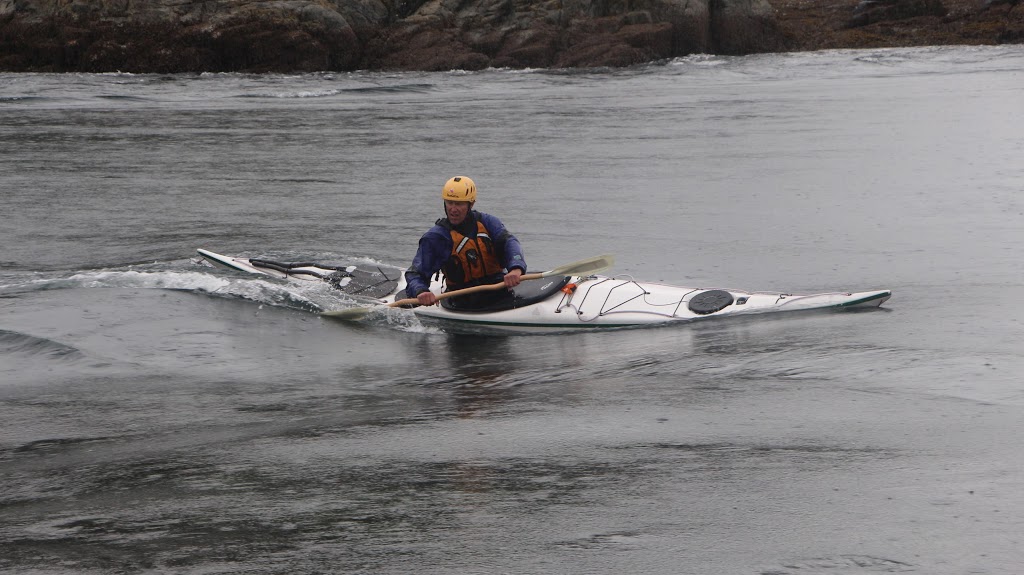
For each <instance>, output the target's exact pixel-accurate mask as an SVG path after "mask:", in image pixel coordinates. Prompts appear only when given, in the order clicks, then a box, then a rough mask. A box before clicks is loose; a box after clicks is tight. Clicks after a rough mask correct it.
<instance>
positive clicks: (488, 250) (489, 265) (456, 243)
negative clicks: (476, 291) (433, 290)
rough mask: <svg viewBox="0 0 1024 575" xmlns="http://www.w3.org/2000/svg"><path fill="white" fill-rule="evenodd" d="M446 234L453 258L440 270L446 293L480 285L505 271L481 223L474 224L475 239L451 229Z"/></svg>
mask: <svg viewBox="0 0 1024 575" xmlns="http://www.w3.org/2000/svg"><path fill="white" fill-rule="evenodd" d="M448 232H449V233H450V234H451V235H452V255H451V257H449V258H448V261H447V262H445V264H444V265H443V266H442V267H441V271H443V272H444V277H445V281H446V282H447V284H448V289H449V290H456V289H461V288H464V287H470V286H474V285H480V284H482V283H484V280H488V279H489V278H490V280H493V279H494V277H493V276H497V275H501V273H502V272H503V271H504V270H505V266H503V265H502V264H501V261H500V260H499V259H498V254H497V253H496V252H495V249H494V243H493V242H492V241H491V236H490V235H489V234H488V232H487V228H486V227H484V224H483V222H481V221H479V220H477V222H476V237H470V236H464V235H462V234H461V233H459V232H458V231H456V230H454V229H452V228H451V227H449V228H448Z"/></svg>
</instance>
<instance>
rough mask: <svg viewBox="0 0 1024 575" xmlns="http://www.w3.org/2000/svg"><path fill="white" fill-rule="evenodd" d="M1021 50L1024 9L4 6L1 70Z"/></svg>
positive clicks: (681, 3)
mask: <svg viewBox="0 0 1024 575" xmlns="http://www.w3.org/2000/svg"><path fill="white" fill-rule="evenodd" d="M1003 43H1024V1H1022V0H771V2H770V3H769V0H475V1H472V2H471V1H469V0H426V1H424V0H213V1H203V0H0V71H8V72H28V71H35V72H111V71H122V72H137V73H147V72H149V73H174V72H312V71H327V70H330V71H348V70H428V71H429V70H450V69H464V70H480V69H484V68H488V67H508V68H572V67H604V66H610V67H618V66H628V65H633V64H639V63H644V62H651V61H657V60H662V59H666V58H673V57H678V56H684V55H687V54H693V53H709V54H732V55H741V54H752V53H761V52H782V51H804V50H819V49H828V48H875V47H897V46H921V45H952V44H967V45H983V44H988V45H991V44H1003Z"/></svg>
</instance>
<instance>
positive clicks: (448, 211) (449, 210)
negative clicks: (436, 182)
mask: <svg viewBox="0 0 1024 575" xmlns="http://www.w3.org/2000/svg"><path fill="white" fill-rule="evenodd" d="M472 206H473V204H472V202H453V201H452V200H445V201H444V211H445V215H447V216H448V221H449V222H451V223H452V225H453V226H457V225H459V224H461V223H462V222H464V221H465V220H466V215H467V214H468V213H469V208H470V207H472Z"/></svg>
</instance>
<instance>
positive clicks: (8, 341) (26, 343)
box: [0, 329, 84, 360]
mask: <svg viewBox="0 0 1024 575" xmlns="http://www.w3.org/2000/svg"><path fill="white" fill-rule="evenodd" d="M13 354H18V355H25V356H30V357H46V358H50V359H62V360H78V359H82V358H83V357H84V355H83V354H82V352H81V350H79V349H78V348H76V347H72V346H69V345H65V344H63V343H60V342H58V341H54V340H52V339H47V338H43V337H36V336H34V335H29V334H26V333H21V332H17V331H8V330H2V329H0V355H5V356H6V355H13Z"/></svg>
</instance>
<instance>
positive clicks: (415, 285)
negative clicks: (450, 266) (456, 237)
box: [405, 229, 452, 297]
mask: <svg viewBox="0 0 1024 575" xmlns="http://www.w3.org/2000/svg"><path fill="white" fill-rule="evenodd" d="M448 243H449V244H450V243H451V240H449V241H448ZM451 251H452V248H451V245H446V243H445V238H444V236H442V235H441V234H437V233H434V230H433V229H431V230H429V231H428V232H427V233H425V234H423V237H421V238H420V245H419V247H418V248H417V249H416V256H415V257H414V258H413V259H412V265H411V266H409V269H408V270H406V271H405V282H406V287H405V293H406V294H407V295H408V296H409V297H416V296H418V295H420V294H421V293H423V292H425V291H427V290H429V289H430V276H432V275H434V274H436V273H437V272H438V271H440V269H441V266H443V265H444V262H445V261H447V259H448V256H449V255H450V254H451Z"/></svg>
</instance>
